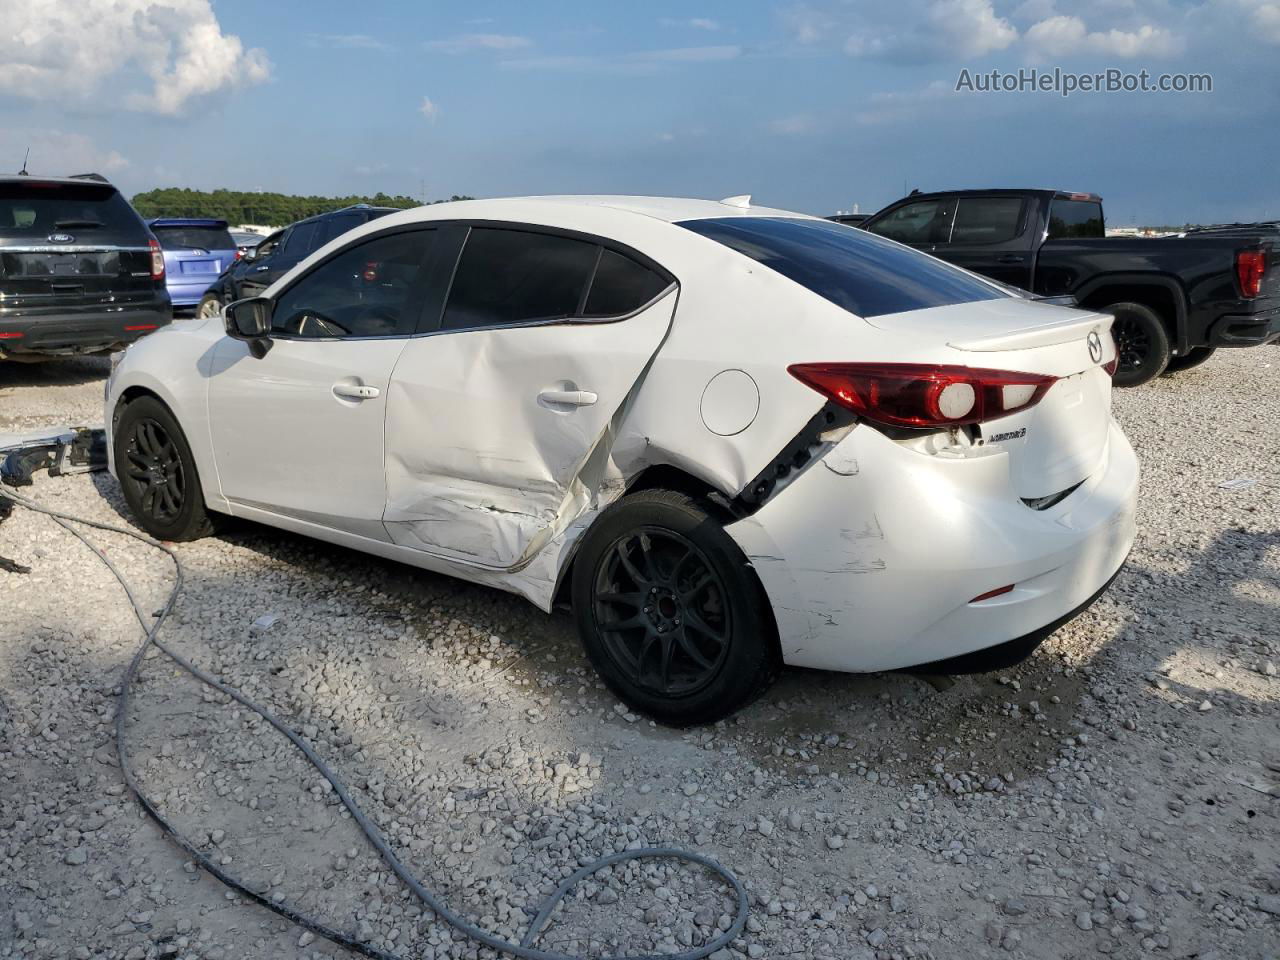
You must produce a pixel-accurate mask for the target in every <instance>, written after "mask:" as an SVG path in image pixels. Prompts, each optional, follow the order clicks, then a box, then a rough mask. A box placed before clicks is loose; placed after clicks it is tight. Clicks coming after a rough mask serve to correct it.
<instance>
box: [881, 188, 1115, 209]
mask: <svg viewBox="0 0 1280 960" xmlns="http://www.w3.org/2000/svg"><path fill="white" fill-rule="evenodd" d="M1028 194H1039V195H1042V196H1051V197H1066V198H1070V199H1072V200H1094V201H1100V200H1101V199H1102V198H1101V197H1100V196H1098V195H1097V194H1096V193H1081V192H1080V191H1078V190H1055V189H1052V188H1050V187H992V188H991V189H989V190H984V189H981V188H971V189H966V190H917V191H915V192H914V193H909V194H907V195H906V196H905V197H899V198H898V199H897V200H894V201H893V203H891V204H888V206H896V205H897V204H899V203H902V202H903V201H906V200H932V199H933V198H934V197H1010V196H1012V197H1025V196H1027V195H1028Z"/></svg>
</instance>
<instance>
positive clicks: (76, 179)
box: [0, 173, 116, 190]
mask: <svg viewBox="0 0 1280 960" xmlns="http://www.w3.org/2000/svg"><path fill="white" fill-rule="evenodd" d="M0 183H27V184H31V183H56V184H80V185H82V186H83V185H84V184H86V183H96V184H98V185H100V186H107V187H111V188H112V189H113V190H114V189H116V186H115V184H114V183H112V182H111V181H110V180H108V179H107V178H106V177H103V176H101V175H99V174H96V173H81V174H77V175H75V176H73V177H42V176H39V175H38V174H34V173H31V174H27V173H3V174H0Z"/></svg>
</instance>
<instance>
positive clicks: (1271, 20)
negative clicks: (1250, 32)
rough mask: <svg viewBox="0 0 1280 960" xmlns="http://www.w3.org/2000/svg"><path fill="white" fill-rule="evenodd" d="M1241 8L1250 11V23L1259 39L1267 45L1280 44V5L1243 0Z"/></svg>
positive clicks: (1255, 0)
mask: <svg viewBox="0 0 1280 960" xmlns="http://www.w3.org/2000/svg"><path fill="white" fill-rule="evenodd" d="M1240 6H1242V7H1244V8H1245V9H1246V10H1247V11H1248V14H1249V22H1250V24H1251V25H1252V27H1253V29H1254V31H1255V35H1256V36H1257V37H1258V38H1259V39H1261V40H1263V41H1264V42H1266V43H1274V44H1280V3H1259V2H1257V0H1241V3H1240Z"/></svg>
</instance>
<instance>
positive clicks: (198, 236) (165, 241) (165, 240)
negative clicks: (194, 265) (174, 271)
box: [151, 226, 236, 250]
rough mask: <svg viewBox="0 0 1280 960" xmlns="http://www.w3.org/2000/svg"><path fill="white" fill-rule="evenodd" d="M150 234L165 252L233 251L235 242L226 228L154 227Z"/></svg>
mask: <svg viewBox="0 0 1280 960" xmlns="http://www.w3.org/2000/svg"><path fill="white" fill-rule="evenodd" d="M151 232H152V233H154V234H155V235H156V239H157V240H159V241H160V246H162V247H164V249H166V250H192V249H198V250H234V249H235V248H236V242H235V241H234V240H232V239H231V233H230V231H228V230H227V228H226V227H165V226H154V227H152V228H151Z"/></svg>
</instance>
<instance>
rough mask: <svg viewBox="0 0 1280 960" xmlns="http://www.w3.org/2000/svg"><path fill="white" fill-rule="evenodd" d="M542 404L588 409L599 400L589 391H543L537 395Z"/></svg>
mask: <svg viewBox="0 0 1280 960" xmlns="http://www.w3.org/2000/svg"><path fill="white" fill-rule="evenodd" d="M538 399H539V400H541V401H542V402H543V403H559V404H563V405H565V406H569V407H589V406H591V404H593V403H595V402H596V401H597V400H599V399H600V398H599V397H598V396H596V395H595V394H594V393H592V392H591V391H590V390H543V391H542V392H541V393H540V394H538Z"/></svg>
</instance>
